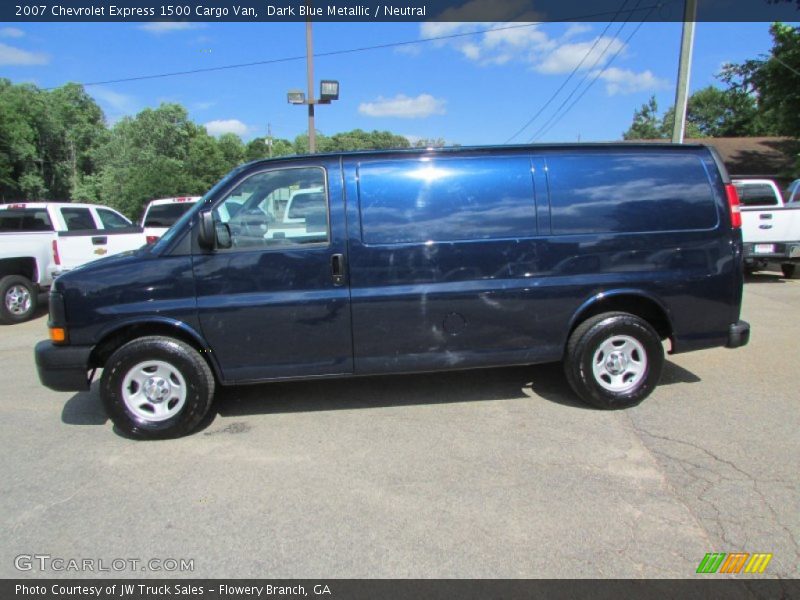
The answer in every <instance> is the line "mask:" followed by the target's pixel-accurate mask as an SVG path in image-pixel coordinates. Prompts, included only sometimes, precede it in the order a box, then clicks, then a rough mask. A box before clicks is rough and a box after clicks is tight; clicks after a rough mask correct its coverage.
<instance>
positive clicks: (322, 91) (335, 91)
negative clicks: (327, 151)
mask: <svg viewBox="0 0 800 600" xmlns="http://www.w3.org/2000/svg"><path fill="white" fill-rule="evenodd" d="M307 5H308V6H309V7H310V6H311V0H308V2H307ZM310 12H311V11H309V16H308V17H306V76H307V77H306V78H307V85H308V99H306V96H305V94H304V93H303V92H301V91H300V90H290V91H289V93H288V94H287V95H286V98H287V100H288V101H289V104H306V105H308V151H309V153H310V154H314V153H315V152H316V151H317V130H316V126H315V125H314V107H315V106H316V105H317V104H330V103H331V102H332V101H333V100H338V99H339V82H338V81H333V80H330V79H323V80H322V81H320V84H319V100H315V99H314V42H313V37H312V32H311V16H310Z"/></svg>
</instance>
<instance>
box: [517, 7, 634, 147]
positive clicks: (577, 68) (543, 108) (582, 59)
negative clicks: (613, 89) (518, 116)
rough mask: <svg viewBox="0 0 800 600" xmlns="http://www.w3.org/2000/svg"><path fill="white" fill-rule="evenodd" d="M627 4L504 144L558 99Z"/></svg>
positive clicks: (618, 11)
mask: <svg viewBox="0 0 800 600" xmlns="http://www.w3.org/2000/svg"><path fill="white" fill-rule="evenodd" d="M626 4H628V0H625V1H624V2H623V3H622V4H621V5H620V7H619V10H617V12H616V14H615V15H614V16H613V17H611V21H609V22H608V25H606V28H605V29H604V30H603V32H602V33H601V34H600V35H599V36H597V39H596V40H595V41H594V44H592V47H591V48H589V50H587V52H586V54H584V55H583V58H581V61H580V62H579V63H578V64H577V65H576V66H575V68H574V69H572V73H570V74H569V76H568V77H567V78H566V79H565V80H564V82H563V83H562V84H561V85H560V86H559V88H558V89H557V90H556V91H555V92H553V94H552V95H551V96H550V98H549V99H548V100H547V102H545V103H544V104H543V105H542V106H541V108H540V109H539V110H538V111H536V114H535V115H533V116H532V117H531V118H530V119H528V121H527V122H526V123H525V124H524V125H523V126H522V127H520V128H519V129H518V130H517V132H516V133H515V134H514V135H512V136H511V137H509V138H508V139H507V140H506V141H505V142H503V143H504V144H508V143H509V142H510V141H512V140H513V139H514V138H516V137H517V136H518V135H519V134H520V133H522V132H523V131H525V130H526V129H527V128H528V127H530V125H531V123H533V122H534V121H535V120H536V119H538V118H539V117H540V116H541V114H542V113H543V112H544V111H545V110H546V109H547V107H548V106H550V103H551V102H553V100H555V99H556V97H557V96H558V95H559V94H560V93H561V90H563V89H564V88H565V87H567V84H568V83H569V82H570V81H571V80H572V78H573V77H574V76H575V73H577V72H578V70H579V69H580V68H581V67H582V66H583V63H584V62H585V61H586V59H587V58H589V55H590V54H591V53H592V52H594V49H595V48H597V45H598V44H599V43H600V40H601V39H603V36H604V35H605V34H606V33H608V30H609V29H611V25H613V23H614V21H616V20H617V17H618V16H619V15H620V13H621V12H622V9H623V8H625V5H626Z"/></svg>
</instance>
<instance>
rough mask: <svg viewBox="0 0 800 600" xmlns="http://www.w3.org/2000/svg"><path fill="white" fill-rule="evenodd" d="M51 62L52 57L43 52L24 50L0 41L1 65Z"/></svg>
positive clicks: (44, 63)
mask: <svg viewBox="0 0 800 600" xmlns="http://www.w3.org/2000/svg"><path fill="white" fill-rule="evenodd" d="M49 62H50V57H49V56H48V55H47V54H44V53H43V52H29V51H28V50H22V49H21V48H15V47H14V46H9V45H8V44H3V43H0V65H4V66H23V65H25V66H29V65H46V64H48V63H49Z"/></svg>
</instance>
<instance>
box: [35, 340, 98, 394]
mask: <svg viewBox="0 0 800 600" xmlns="http://www.w3.org/2000/svg"><path fill="white" fill-rule="evenodd" d="M91 353H92V346H56V345H55V344H53V342H51V341H49V340H43V341H41V342H39V343H38V344H36V348H35V350H34V354H35V356H36V370H37V371H38V372H39V381H41V382H42V385H45V386H47V387H49V388H50V389H51V390H55V391H57V392H80V391H83V390H88V389H89V377H88V375H87V372H88V371H89V355H90V354H91Z"/></svg>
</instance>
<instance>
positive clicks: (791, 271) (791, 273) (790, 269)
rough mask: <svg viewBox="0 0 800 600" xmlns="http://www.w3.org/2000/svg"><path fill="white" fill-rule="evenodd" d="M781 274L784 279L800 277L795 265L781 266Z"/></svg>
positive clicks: (799, 271)
mask: <svg viewBox="0 0 800 600" xmlns="http://www.w3.org/2000/svg"><path fill="white" fill-rule="evenodd" d="M781 272H782V273H783V278H784V279H797V278H798V277H800V269H798V268H797V265H796V264H795V263H783V264H782V265H781Z"/></svg>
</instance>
